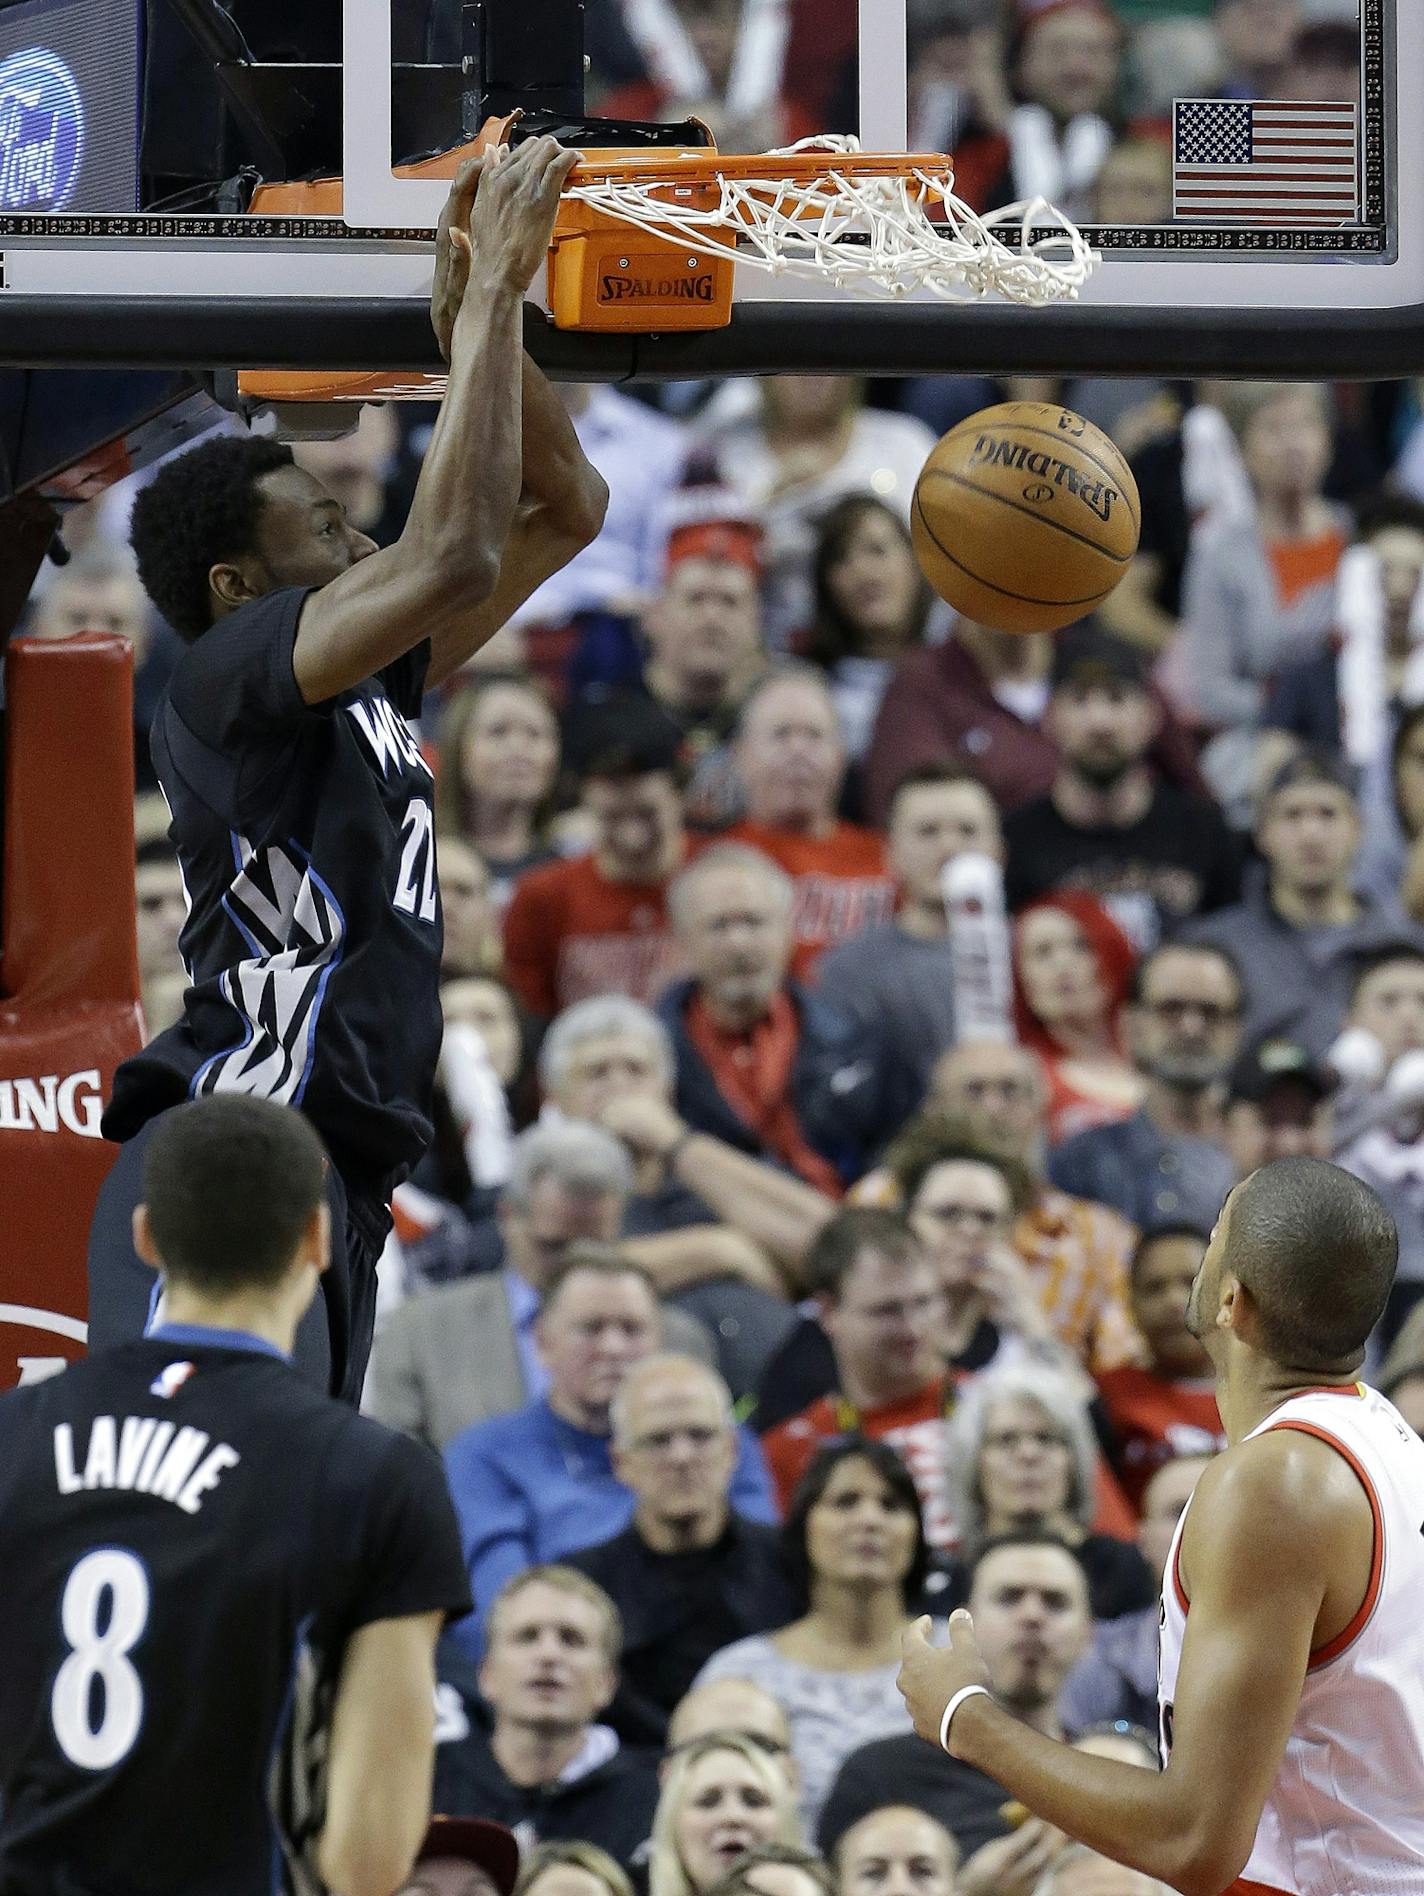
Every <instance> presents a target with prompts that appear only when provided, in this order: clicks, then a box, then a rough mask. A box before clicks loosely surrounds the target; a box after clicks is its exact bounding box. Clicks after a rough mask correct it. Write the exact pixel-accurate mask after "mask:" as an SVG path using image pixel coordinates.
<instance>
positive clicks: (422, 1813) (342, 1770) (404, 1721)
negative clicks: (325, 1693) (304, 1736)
mask: <svg viewBox="0 0 1424 1896" xmlns="http://www.w3.org/2000/svg"><path fill="white" fill-rule="evenodd" d="M443 1617H444V1616H443V1615H442V1614H440V1613H415V1614H411V1615H409V1616H408V1617H406V1618H403V1619H386V1620H376V1621H374V1622H373V1623H372V1624H371V1625H369V1626H363V1627H361V1628H360V1630H359V1631H357V1632H356V1633H353V1634H352V1636H351V1639H350V1642H349V1643H348V1645H347V1648H346V1657H345V1659H344V1661H343V1663H342V1668H341V1683H340V1685H339V1687H338V1689H337V1694H336V1704H335V1706H334V1707H333V1710H332V1718H331V1740H330V1747H331V1748H330V1753H329V1761H328V1765H327V1778H326V1822H325V1824H324V1825H323V1827H322V1833H321V1841H320V1843H319V1845H318V1847H317V1867H318V1868H319V1869H320V1871H321V1878H322V1881H323V1882H324V1883H325V1884H326V1885H327V1887H328V1888H329V1889H330V1890H331V1891H333V1893H334V1896H390V1892H391V1891H392V1890H393V1889H394V1888H395V1887H396V1886H397V1884H399V1883H400V1882H402V1881H403V1880H404V1878H405V1877H406V1876H407V1874H408V1873H409V1871H410V1866H411V1864H412V1863H413V1862H414V1861H415V1853H416V1851H417V1850H418V1849H419V1848H420V1842H421V1838H422V1837H423V1836H424V1835H425V1830H426V1825H427V1823H428V1821H429V1816H430V1782H431V1778H432V1776H433V1774H434V1769H435V1719H434V1711H433V1707H434V1704H435V1641H436V1639H437V1637H438V1636H439V1633H440V1626H441V1622H442V1619H443Z"/></svg>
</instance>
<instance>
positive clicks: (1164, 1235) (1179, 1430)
mask: <svg viewBox="0 0 1424 1896" xmlns="http://www.w3.org/2000/svg"><path fill="white" fill-rule="evenodd" d="M1213 1222H1215V1221H1214V1220H1213ZM1208 1240H1209V1232H1208V1231H1204V1230H1196V1229H1193V1227H1192V1226H1190V1225H1176V1226H1171V1225H1167V1226H1163V1227H1161V1228H1160V1229H1158V1230H1156V1231H1148V1232H1146V1233H1144V1235H1143V1236H1142V1238H1141V1239H1140V1240H1139V1242H1138V1246H1137V1250H1136V1252H1135V1253H1134V1256H1133V1260H1132V1315H1133V1319H1134V1321H1135V1322H1136V1324H1137V1327H1138V1329H1139V1330H1140V1331H1141V1333H1142V1339H1143V1341H1144V1343H1145V1344H1146V1346H1147V1355H1148V1361H1147V1363H1146V1364H1145V1365H1144V1366H1143V1367H1141V1368H1139V1367H1137V1366H1135V1365H1132V1364H1124V1365H1123V1366H1122V1368H1120V1369H1109V1370H1105V1371H1104V1372H1103V1374H1102V1375H1101V1376H1099V1378H1098V1393H1099V1395H1100V1396H1101V1397H1102V1402H1103V1407H1104V1409H1105V1410H1106V1412H1107V1418H1108V1422H1109V1424H1110V1426H1111V1430H1112V1436H1113V1448H1112V1463H1113V1469H1114V1471H1115V1472H1116V1474H1117V1478H1118V1480H1119V1481H1120V1482H1121V1484H1122V1490H1123V1493H1124V1494H1125V1495H1126V1496H1127V1498H1128V1501H1129V1502H1130V1503H1131V1504H1132V1506H1133V1507H1134V1508H1135V1509H1139V1510H1140V1509H1141V1507H1142V1504H1143V1496H1144V1494H1145V1491H1146V1489H1147V1485H1148V1483H1149V1482H1150V1481H1151V1479H1152V1477H1153V1475H1154V1474H1155V1473H1156V1471H1157V1470H1158V1469H1159V1468H1161V1467H1163V1466H1165V1464H1166V1463H1168V1462H1169V1461H1172V1460H1173V1459H1174V1458H1175V1457H1177V1456H1181V1455H1212V1454H1215V1453H1216V1451H1217V1450H1218V1449H1219V1448H1225V1446H1226V1437H1225V1436H1224V1435H1223V1433H1222V1428H1221V1417H1220V1415H1219V1414H1218V1413H1217V1407H1216V1378H1215V1377H1214V1375H1213V1374H1212V1368H1211V1361H1210V1358H1209V1357H1208V1356H1207V1353H1206V1351H1205V1350H1204V1349H1203V1348H1202V1346H1201V1344H1200V1343H1199V1342H1198V1341H1197V1339H1196V1338H1195V1337H1194V1336H1193V1335H1192V1333H1191V1331H1190V1330H1189V1329H1188V1328H1187V1300H1188V1298H1189V1297H1190V1296H1191V1289H1192V1284H1193V1282H1194V1281H1195V1279H1196V1274H1197V1272H1198V1271H1199V1270H1200V1269H1201V1261H1202V1259H1203V1258H1204V1257H1205V1256H1206V1247H1207V1243H1208Z"/></svg>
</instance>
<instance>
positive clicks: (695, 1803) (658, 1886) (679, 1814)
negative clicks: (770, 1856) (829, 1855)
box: [570, 1732, 802, 1896]
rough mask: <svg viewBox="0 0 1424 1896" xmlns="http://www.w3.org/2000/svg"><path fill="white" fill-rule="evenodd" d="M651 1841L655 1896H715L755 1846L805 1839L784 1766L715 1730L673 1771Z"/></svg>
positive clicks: (733, 1735)
mask: <svg viewBox="0 0 1424 1896" xmlns="http://www.w3.org/2000/svg"><path fill="white" fill-rule="evenodd" d="M651 1841H652V1849H651V1855H650V1859H649V1867H648V1891H649V1896H707V1891H708V1890H710V1889H711V1888H712V1886H713V1885H714V1884H715V1883H717V1882H720V1880H721V1879H722V1877H724V1876H725V1875H726V1874H727V1872H728V1870H730V1869H731V1868H732V1867H733V1865H734V1864H736V1863H737V1861H738V1860H739V1859H740V1858H741V1857H742V1856H744V1855H745V1853H746V1852H747V1851H748V1850H750V1849H751V1847H752V1846H753V1844H758V1843H771V1842H776V1843H800V1842H801V1841H802V1838H801V1827H800V1824H799V1823H798V1821H797V1816H796V1805H795V1802H794V1800H793V1797H792V1793H791V1788H790V1785H789V1783H788V1781H787V1777H786V1774H785V1772H784V1771H782V1770H781V1769H780V1767H779V1766H778V1764H777V1763H776V1761H775V1760H774V1759H773V1758H771V1757H770V1756H768V1754H767V1753H766V1752H765V1751H763V1750H761V1749H759V1747H758V1746H756V1745H754V1744H753V1743H752V1742H751V1741H750V1740H749V1739H747V1738H742V1737H739V1736H738V1735H737V1734H736V1733H734V1732H713V1733H711V1734H709V1735H708V1736H707V1737H706V1738H700V1739H698V1740H696V1741H695V1742H694V1743H693V1744H691V1745H689V1746H688V1748H687V1749H686V1750H685V1751H682V1752H679V1753H678V1755H677V1756H676V1757H675V1758H674V1759H673V1761H672V1763H671V1765H670V1766H669V1767H668V1773H667V1776H666V1778H665V1779H664V1781H663V1788H662V1795H661V1796H660V1797H659V1799H658V1808H657V1812H656V1814H655V1816H654V1818H653V1832H652V1840H651ZM570 1896H572V1892H570Z"/></svg>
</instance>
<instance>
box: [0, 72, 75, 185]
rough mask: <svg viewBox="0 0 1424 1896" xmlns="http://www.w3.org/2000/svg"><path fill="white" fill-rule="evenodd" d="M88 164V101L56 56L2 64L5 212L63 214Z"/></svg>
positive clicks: (0, 158) (0, 178)
mask: <svg viewBox="0 0 1424 1896" xmlns="http://www.w3.org/2000/svg"><path fill="white" fill-rule="evenodd" d="M83 162H84V101H83V99H82V98H81V97H80V93H79V87H78V86H77V85H76V84H75V80H74V74H73V73H72V72H71V71H70V70H69V68H68V66H66V65H65V63H64V61H63V60H62V59H61V58H60V57H59V55H58V54H57V53H52V52H50V51H49V50H48V49H47V48H46V47H43V46H28V47H26V48H25V50H24V52H22V53H12V54H11V56H10V58H9V59H6V60H4V61H0V210H5V211H35V212H43V211H62V210H63V209H64V207H65V205H66V204H68V202H69V200H70V198H71V197H72V196H73V195H74V187H75V186H76V185H77V184H78V182H79V170H80V166H81V165H82V164H83Z"/></svg>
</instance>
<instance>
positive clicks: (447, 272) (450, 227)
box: [430, 152, 489, 362]
mask: <svg viewBox="0 0 1424 1896" xmlns="http://www.w3.org/2000/svg"><path fill="white" fill-rule="evenodd" d="M488 155H489V154H488V153H487V152H478V153H476V155H475V156H474V157H473V158H467V159H466V160H465V161H464V163H463V164H462V165H461V166H460V169H459V170H458V171H457V172H456V173H455V176H454V177H453V178H452V179H451V181H450V194H449V196H448V197H447V198H446V199H445V206H444V209H443V210H442V211H441V213H440V222H439V223H438V224H437V225H436V226H435V280H434V282H433V283H432V284H431V287H430V326H431V328H432V329H433V330H434V331H435V340H436V341H437V342H438V343H439V344H440V353H441V355H443V356H444V358H445V360H446V361H447V362H448V361H449V360H450V338H451V336H452V335H453V334H454V331H455V318H456V317H457V316H458V315H459V313H460V305H461V303H463V302H464V300H465V289H466V286H467V285H468V283H469V281H470V256H471V250H470V214H471V212H472V211H473V210H474V208H475V194H476V192H477V191H478V190H479V188H480V178H481V175H482V174H483V172H484V168H485V163H486V160H487V158H488Z"/></svg>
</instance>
